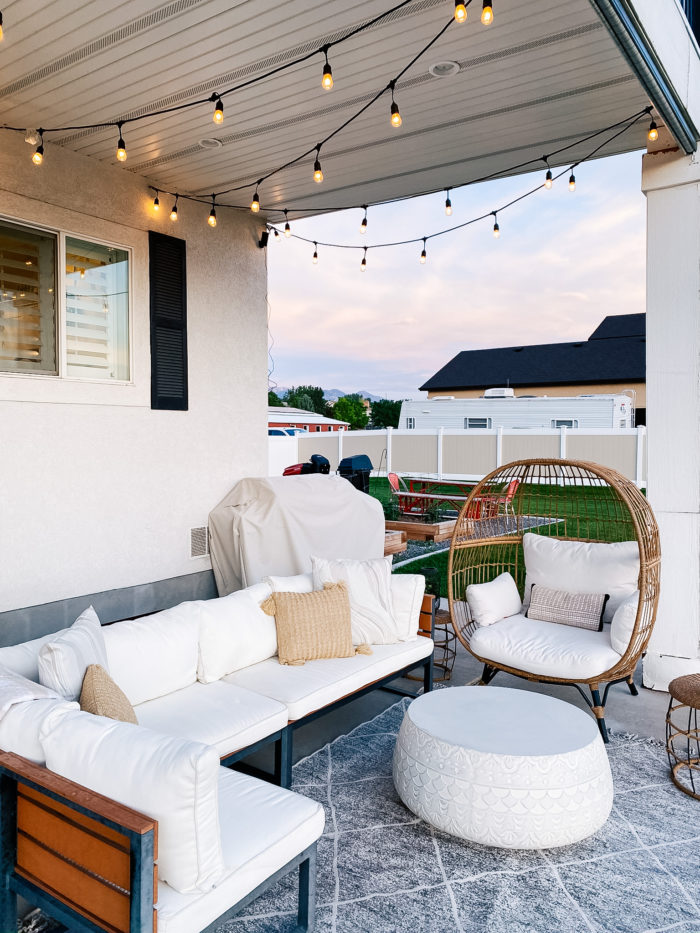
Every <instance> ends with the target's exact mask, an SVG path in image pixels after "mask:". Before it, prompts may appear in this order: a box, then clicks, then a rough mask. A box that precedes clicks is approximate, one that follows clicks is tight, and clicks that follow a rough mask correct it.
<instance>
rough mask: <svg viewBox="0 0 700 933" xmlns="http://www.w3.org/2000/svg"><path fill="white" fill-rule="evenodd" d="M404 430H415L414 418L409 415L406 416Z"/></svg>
mask: <svg viewBox="0 0 700 933" xmlns="http://www.w3.org/2000/svg"><path fill="white" fill-rule="evenodd" d="M406 430H407V431H415V430H416V419H415V418H414V417H411V416H408V415H407V416H406Z"/></svg>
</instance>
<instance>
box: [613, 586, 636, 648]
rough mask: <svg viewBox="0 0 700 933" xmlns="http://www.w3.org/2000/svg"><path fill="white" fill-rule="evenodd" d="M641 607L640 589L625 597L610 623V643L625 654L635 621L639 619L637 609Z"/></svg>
mask: <svg viewBox="0 0 700 933" xmlns="http://www.w3.org/2000/svg"><path fill="white" fill-rule="evenodd" d="M638 608H639V590H635V591H634V593H632V595H631V596H628V597H627V599H624V600H623V601H622V602H621V603H620V605H619V606H618V607H617V609H616V610H615V615H614V616H613V618H612V622H611V623H610V644H611V645H612V646H613V648H614V649H615V651H619V653H620V654H624V653H625V651H627V647H628V645H629V643H630V638H631V637H632V632H633V631H634V623H635V621H636V619H637V609H638Z"/></svg>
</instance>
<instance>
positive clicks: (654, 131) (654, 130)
mask: <svg viewBox="0 0 700 933" xmlns="http://www.w3.org/2000/svg"><path fill="white" fill-rule="evenodd" d="M658 138H659V128H658V126H657V125H656V120H654V119H653V118H652V121H651V123H650V124H649V132H648V133H647V139H648V140H649V142H650V143H655V142H656V140H657V139H658Z"/></svg>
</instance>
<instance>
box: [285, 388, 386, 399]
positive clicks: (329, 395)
mask: <svg viewBox="0 0 700 933" xmlns="http://www.w3.org/2000/svg"><path fill="white" fill-rule="evenodd" d="M289 388H290V387H289V386H277V387H276V388H275V389H274V390H273V391H274V392H275V394H276V395H278V396H279V397H280V398H282V397H283V396H284V393H285V392H287V390H288V389H289ZM355 394H357V395H361V396H362V398H368V399H369V400H370V402H379V401H381V400H382V399H383V398H384V396H383V395H372V393H371V392H363V391H362V390H360V391H358V392H357V393H354V392H346V391H344V390H343V389H324V390H323V397H324V398H325V399H326V401H327V402H337V401H338V399H339V398H341V397H342V396H343V395H355Z"/></svg>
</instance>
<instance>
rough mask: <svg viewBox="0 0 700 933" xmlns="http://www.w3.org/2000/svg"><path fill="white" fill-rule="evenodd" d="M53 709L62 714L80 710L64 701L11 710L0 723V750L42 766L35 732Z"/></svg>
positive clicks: (34, 702) (31, 703) (36, 702)
mask: <svg viewBox="0 0 700 933" xmlns="http://www.w3.org/2000/svg"><path fill="white" fill-rule="evenodd" d="M54 709H59V710H64V711H65V710H77V709H80V707H79V706H78V704H77V703H73V702H69V701H68V700H28V701H27V702H26V703H16V704H15V705H14V706H11V707H10V709H9V710H8V711H7V712H6V713H5V715H4V716H3V717H2V719H0V748H1V749H2V750H3V751H6V752H15V754H17V755H22V757H23V758H28V759H29V760H30V761H34V762H36V763H37V764H39V765H43V764H44V749H43V748H42V747H41V742H40V741H39V730H40V729H41V725H42V723H43V721H44V719H45V718H46V716H48V714H49V713H50V712H51V711H52V710H54Z"/></svg>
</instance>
